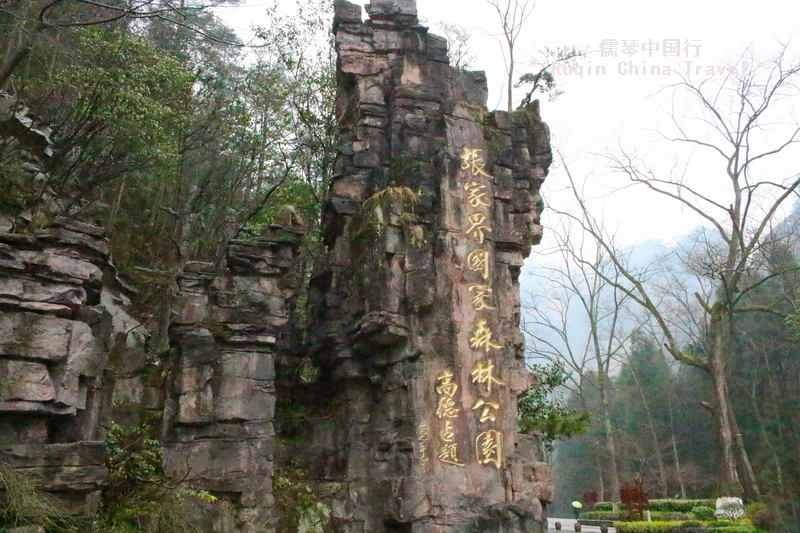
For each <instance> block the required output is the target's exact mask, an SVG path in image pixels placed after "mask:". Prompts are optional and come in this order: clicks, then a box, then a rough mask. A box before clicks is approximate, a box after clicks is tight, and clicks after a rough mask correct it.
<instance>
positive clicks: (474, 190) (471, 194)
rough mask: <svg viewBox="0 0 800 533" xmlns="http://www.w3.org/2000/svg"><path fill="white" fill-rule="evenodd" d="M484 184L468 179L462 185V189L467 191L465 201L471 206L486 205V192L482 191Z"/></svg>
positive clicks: (484, 187) (487, 203)
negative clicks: (468, 180)
mask: <svg viewBox="0 0 800 533" xmlns="http://www.w3.org/2000/svg"><path fill="white" fill-rule="evenodd" d="M484 189H486V185H481V184H480V183H478V182H475V181H470V182H469V183H467V184H465V185H464V190H465V191H467V193H468V194H467V203H468V204H469V205H471V206H472V207H481V206H484V207H485V206H488V205H489V202H488V201H487V200H486V193H485V192H483V191H484Z"/></svg>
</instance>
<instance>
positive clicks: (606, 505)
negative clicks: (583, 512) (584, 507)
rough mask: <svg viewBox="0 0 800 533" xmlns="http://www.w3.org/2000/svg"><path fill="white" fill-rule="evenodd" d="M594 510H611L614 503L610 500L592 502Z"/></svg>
mask: <svg viewBox="0 0 800 533" xmlns="http://www.w3.org/2000/svg"><path fill="white" fill-rule="evenodd" d="M594 510H595V511H613V510H614V504H613V503H612V502H597V503H596V504H594Z"/></svg>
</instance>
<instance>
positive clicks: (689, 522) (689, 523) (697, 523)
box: [681, 520, 703, 528]
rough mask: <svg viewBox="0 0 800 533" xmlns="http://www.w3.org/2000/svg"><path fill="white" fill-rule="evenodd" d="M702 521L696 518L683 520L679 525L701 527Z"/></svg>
mask: <svg viewBox="0 0 800 533" xmlns="http://www.w3.org/2000/svg"><path fill="white" fill-rule="evenodd" d="M702 526H703V523H702V522H700V521H698V520H684V521H683V522H681V527H684V528H686V527H702Z"/></svg>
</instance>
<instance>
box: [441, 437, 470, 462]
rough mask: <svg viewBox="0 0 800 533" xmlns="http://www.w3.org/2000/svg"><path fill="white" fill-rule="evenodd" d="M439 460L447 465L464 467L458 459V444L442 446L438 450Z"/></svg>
mask: <svg viewBox="0 0 800 533" xmlns="http://www.w3.org/2000/svg"><path fill="white" fill-rule="evenodd" d="M439 460H440V461H442V462H443V463H448V464H451V465H456V466H464V463H463V462H462V461H461V460H460V459H459V458H458V444H455V443H453V444H442V446H441V447H440V448H439Z"/></svg>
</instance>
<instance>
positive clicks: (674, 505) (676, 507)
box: [650, 499, 717, 513]
mask: <svg viewBox="0 0 800 533" xmlns="http://www.w3.org/2000/svg"><path fill="white" fill-rule="evenodd" d="M694 507H711V508H712V509H716V507H717V500H673V499H668V500H650V510H651V511H675V512H679V513H690V512H692V508H694Z"/></svg>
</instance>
